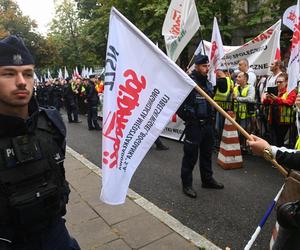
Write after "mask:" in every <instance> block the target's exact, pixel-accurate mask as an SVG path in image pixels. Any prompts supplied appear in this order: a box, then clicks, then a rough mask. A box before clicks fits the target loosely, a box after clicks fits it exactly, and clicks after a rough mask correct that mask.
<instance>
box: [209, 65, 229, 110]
mask: <svg viewBox="0 0 300 250" xmlns="http://www.w3.org/2000/svg"><path fill="white" fill-rule="evenodd" d="M233 87H234V82H233V81H232V80H231V78H230V77H228V76H226V74H225V72H224V71H223V70H220V69H218V70H217V81H216V86H215V89H214V92H215V95H214V100H215V101H216V103H218V104H219V106H220V107H222V108H223V109H224V110H226V111H227V110H230V106H231V102H230V100H231V92H232V90H233Z"/></svg>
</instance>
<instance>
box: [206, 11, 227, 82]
mask: <svg viewBox="0 0 300 250" xmlns="http://www.w3.org/2000/svg"><path fill="white" fill-rule="evenodd" d="M211 44H212V46H211V47H210V52H209V64H210V67H209V72H208V80H209V81H210V82H211V83H212V84H213V86H215V85H216V70H217V69H218V68H219V66H220V65H221V59H222V58H223V56H224V50H223V42H222V38H221V34H220V30H219V26H218V21H217V18H216V17H215V18H214V25H213V31H212V36H211Z"/></svg>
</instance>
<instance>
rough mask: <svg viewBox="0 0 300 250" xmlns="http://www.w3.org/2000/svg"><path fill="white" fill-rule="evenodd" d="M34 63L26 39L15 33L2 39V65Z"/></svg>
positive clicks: (0, 43)
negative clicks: (25, 42)
mask: <svg viewBox="0 0 300 250" xmlns="http://www.w3.org/2000/svg"><path fill="white" fill-rule="evenodd" d="M30 64H34V60H33V57H32V55H31V54H30V52H29V50H28V49H27V47H26V46H25V44H24V41H23V40H22V39H21V38H20V37H18V36H14V35H10V36H7V37H5V38H4V39H2V40H0V66H21V65H30Z"/></svg>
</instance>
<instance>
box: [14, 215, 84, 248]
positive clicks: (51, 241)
mask: <svg viewBox="0 0 300 250" xmlns="http://www.w3.org/2000/svg"><path fill="white" fill-rule="evenodd" d="M65 222H66V221H65V219H63V218H59V219H58V220H57V221H56V222H55V223H54V224H52V225H51V226H50V227H49V228H47V230H45V231H43V232H42V233H37V234H36V235H34V236H32V237H30V238H28V240H27V241H25V242H24V243H16V244H13V245H12V250H80V247H79V245H78V243H77V241H76V240H75V239H74V238H72V237H71V236H70V234H69V232H68V230H67V228H66V226H65Z"/></svg>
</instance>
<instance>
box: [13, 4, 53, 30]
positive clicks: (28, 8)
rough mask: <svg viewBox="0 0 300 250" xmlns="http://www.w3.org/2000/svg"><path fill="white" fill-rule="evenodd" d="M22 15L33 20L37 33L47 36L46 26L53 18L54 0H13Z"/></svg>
mask: <svg viewBox="0 0 300 250" xmlns="http://www.w3.org/2000/svg"><path fill="white" fill-rule="evenodd" d="M15 2H17V4H18V5H19V7H20V9H21V11H22V12H23V15H26V16H29V17H30V18H31V19H34V20H35V21H36V22H37V24H38V26H39V27H38V29H37V30H38V31H39V32H40V33H42V34H43V35H45V34H47V29H48V28H47V24H49V23H50V22H51V20H52V17H53V16H54V0H15Z"/></svg>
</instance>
